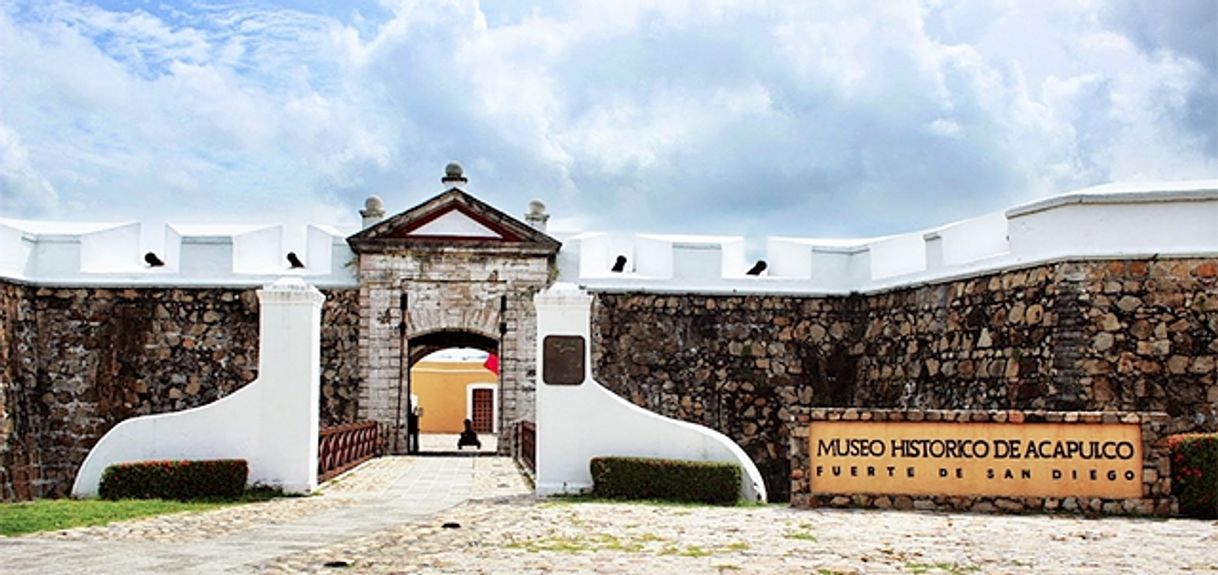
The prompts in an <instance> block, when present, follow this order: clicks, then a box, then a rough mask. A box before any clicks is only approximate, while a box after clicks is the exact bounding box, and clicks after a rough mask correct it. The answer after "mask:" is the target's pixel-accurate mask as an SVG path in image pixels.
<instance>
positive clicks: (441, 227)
mask: <svg viewBox="0 0 1218 575" xmlns="http://www.w3.org/2000/svg"><path fill="white" fill-rule="evenodd" d="M347 243H349V244H350V245H351V247H352V249H354V250H355V251H356V252H357V253H364V252H370V251H385V250H387V249H394V248H398V249H402V248H409V247H437V246H445V245H452V246H464V247H471V248H478V247H485V248H508V247H513V248H517V249H520V248H523V249H526V250H527V251H530V252H539V253H547V254H553V253H555V252H557V251H558V248H559V247H560V246H561V245H562V244H560V243H559V242H558V240H555V239H554V238H552V237H550V236H548V235H546V234H545V233H544V232H541V231H539V230H536V229H534V228H533V227H532V226H530V225H528V224H526V223H524V222H522V221H520V220H517V219H516V218H513V217H511V216H509V215H507V214H505V213H503V212H501V211H499V210H497V209H495V208H494V207H492V206H491V205H490V204H487V203H486V202H483V201H481V200H479V199H477V198H475V197H473V196H471V195H469V194H468V193H466V192H465V191H463V190H461V189H459V188H452V189H450V190H448V191H447V192H444V193H442V194H440V195H438V196H436V197H434V198H431V199H430V200H427V201H426V202H423V203H421V204H419V205H417V206H415V207H413V208H410V209H409V210H406V211H404V212H402V213H400V214H398V215H396V216H393V217H391V218H387V219H385V220H384V221H382V222H380V223H378V224H376V225H374V226H371V227H369V228H367V229H365V230H363V231H361V232H359V233H357V234H355V235H353V236H351V237H349V238H347Z"/></svg>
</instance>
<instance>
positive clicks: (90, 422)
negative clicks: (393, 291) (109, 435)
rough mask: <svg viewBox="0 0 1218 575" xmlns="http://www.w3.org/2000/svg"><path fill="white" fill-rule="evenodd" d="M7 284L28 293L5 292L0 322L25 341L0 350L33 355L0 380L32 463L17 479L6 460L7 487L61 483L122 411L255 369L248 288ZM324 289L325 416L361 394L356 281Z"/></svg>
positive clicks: (157, 406)
mask: <svg viewBox="0 0 1218 575" xmlns="http://www.w3.org/2000/svg"><path fill="white" fill-rule="evenodd" d="M4 289H5V291H4V292H3V293H6V294H10V293H17V294H22V295H23V296H24V297H18V298H16V300H17V301H18V302H19V303H18V307H19V311H20V310H24V313H17V314H11V313H10V311H9V309H10V307H11V305H12V304H10V303H8V302H7V301H5V302H3V303H4V304H5V307H4V312H5V318H4V323H6V324H14V323H15V324H16V325H17V326H18V329H19V330H25V331H26V332H27V333H28V334H29V335H28V336H27V337H28V339H29V340H30V341H32V342H33V344H32V345H31V346H30V349H28V350H23V351H20V352H18V353H15V354H13V353H11V352H10V358H9V361H6V362H5V364H7V365H9V366H12V365H13V363H14V362H13V361H12V357H18V358H20V361H21V362H28V363H30V364H31V366H30V368H28V369H26V370H25V372H24V373H22V374H21V376H20V377H16V378H14V379H11V380H8V381H10V382H11V383H10V384H9V385H10V386H9V389H8V394H7V395H10V396H13V397H14V398H16V401H14V400H8V401H5V403H6V404H7V405H8V406H9V407H10V408H11V409H8V410H6V413H5V417H4V418H2V419H0V429H5V428H11V429H12V431H11V433H9V435H8V437H7V438H6V440H7V441H6V442H5V445H6V447H5V448H4V449H6V451H7V452H9V453H12V454H14V455H13V456H12V457H17V454H24V455H23V456H22V457H19V459H23V460H24V461H25V462H26V466H27V468H28V470H27V471H26V472H25V473H26V475H27V476H28V478H26V479H23V478H21V477H18V476H17V475H18V473H20V472H21V470H22V469H23V467H22V461H11V462H10V461H7V460H6V461H5V465H4V471H3V472H4V473H7V474H8V478H7V479H5V476H4V475H0V497H3V498H4V499H24V498H28V497H48V496H51V497H55V496H63V495H66V494H67V492H68V490H69V489H70V488H71V482H72V480H73V478H74V476H75V473H76V470H77V468H78V467H79V465H80V463H81V462H82V461H83V460H84V457H85V456H86V455H87V454H88V452H89V449H91V448H92V446H93V444H94V443H96V442H97V440H98V439H100V437H101V436H102V435H104V434H105V432H106V431H108V430H109V429H110V428H111V427H113V426H114V425H116V424H117V423H118V422H120V421H122V420H124V419H127V418H130V417H136V416H140V415H148V414H154V413H164V412H169V411H180V410H183V409H187V408H190V407H195V406H198V405H202V404H205V403H209V402H212V401H215V400H216V399H218V398H220V397H223V396H225V395H228V394H230V393H232V392H233V391H236V390H237V389H239V388H240V387H242V386H244V385H245V384H247V383H249V382H250V381H252V380H253V379H254V378H255V377H256V376H257V368H258V300H257V295H256V293H255V290H253V289H222V288H213V289H176V288H153V289H149V288H141V289H121V288H120V289H101V288H53V287H22V286H12V285H6V286H4ZM327 295H328V299H327V302H326V305H325V307H324V308H323V319H322V322H323V326H324V327H323V332H322V369H323V371H322V373H323V376H322V377H323V382H322V385H323V397H322V407H321V410H322V413H321V416H322V424H323V425H325V424H330V423H338V422H342V421H351V420H353V417H354V414H355V412H356V410H357V406H356V405H355V402H356V397H357V395H358V380H357V379H356V378H357V377H358V374H357V370H358V367H357V360H356V345H357V330H358V324H357V320H358V311H357V310H356V309H354V306H355V305H356V295H355V290H339V291H334V292H330V293H329V294H327ZM7 299H8V300H10V301H11V300H13V299H14V298H13V297H11V296H10V297H8V298H7ZM14 317H15V318H17V319H16V320H15V321H14V320H13V319H12V318H14ZM6 331H7V330H6ZM19 333H20V332H19ZM9 348H10V349H11V348H12V346H11V345H10V346H9ZM8 371H9V370H6V373H7V372H8ZM6 379H7V376H6ZM14 392H15V393H14Z"/></svg>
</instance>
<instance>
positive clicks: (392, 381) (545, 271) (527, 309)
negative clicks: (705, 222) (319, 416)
mask: <svg viewBox="0 0 1218 575" xmlns="http://www.w3.org/2000/svg"><path fill="white" fill-rule="evenodd" d="M442 181H444V182H445V183H447V184H450V185H452V186H454V187H451V188H450V189H449V190H448V191H446V192H444V193H442V194H440V195H438V196H436V197H434V198H432V199H430V200H428V201H426V202H424V203H422V204H420V205H418V206H415V207H414V208H411V209H410V210H407V211H405V212H402V213H400V214H398V215H396V216H393V217H392V218H389V219H387V220H384V221H382V222H380V223H377V224H374V225H372V226H370V227H368V228H367V229H365V230H364V231H362V232H360V233H358V234H355V235H354V236H351V237H350V238H348V240H347V241H348V243H349V244H350V245H351V248H352V250H353V251H355V253H356V254H357V256H358V258H359V259H358V264H359V283H360V344H359V348H360V349H359V357H360V375H361V380H362V381H361V386H360V395H359V417H360V418H361V419H371V420H375V421H378V422H380V423H382V424H383V425H385V426H386V428H387V429H391V430H393V431H391V433H393V434H394V435H393V436H392V437H391V439H390V445H391V446H392V445H398V446H399V448H398V451H399V452H401V451H403V449H402V448H403V447H404V446H405V445H406V442H405V441H403V440H404V439H405V431H406V429H405V422H404V421H403V419H402V417H401V415H402V412H401V411H400V408H399V405H400V404H399V398H400V397H401V395H402V389H401V388H402V386H403V385H404V384H405V379H406V374H407V370H408V369H409V367H410V365H412V364H413V362H414V361H417V358H418V357H422V356H421V355H419V356H416V351H415V350H414V349H412V348H413V347H415V346H416V344H417V346H418V347H419V348H420V350H423V349H429V348H431V349H433V351H434V350H435V349H441V348H438V347H435V346H437V345H444V346H445V347H454V346H452V345H449V344H451V343H460V342H466V343H472V344H474V345H470V346H469V347H475V348H486V347H490V345H491V344H490V342H494V343H495V345H496V346H497V350H498V352H497V354H498V355H499V366H500V385H499V393H498V397H497V398H496V401H497V402H498V405H497V412H498V427H499V429H500V430H501V433H500V434H499V436H498V437H499V445H498V450H499V452H500V453H501V454H507V453H509V452H510V450H511V446H512V444H513V439H514V438H513V437H512V433H513V430H515V429H516V423H517V422H519V421H522V420H532V419H533V414H534V404H533V390H534V378H535V375H536V358H535V355H536V349H535V347H536V346H535V334H536V329H537V325H536V312H535V310H534V309H533V295H534V294H536V293H537V292H538V291H540V290H542V289H544V288H545V287H546V286H547V285H549V284H550V282H551V278H552V277H553V271H552V270H553V269H554V259H555V256H556V254H557V253H558V248H559V247H560V245H561V244H559V242H558V241H557V240H555V239H553V238H551V237H550V236H548V235H546V234H545V233H543V232H542V231H540V230H538V229H534V228H533V227H530V226H529V225H528V224H525V223H523V222H521V221H519V220H516V219H515V218H512V217H511V216H508V215H506V214H504V213H503V212H500V211H499V210H496V209H495V208H493V207H491V206H490V205H488V204H486V203H484V202H482V201H480V200H478V199H476V198H474V197H473V196H470V195H469V194H467V193H465V192H464V191H463V190H461V189H460V188H459V187H456V186H457V185H459V184H464V182H465V178H464V177H462V176H461V175H460V173H459V169H458V173H457V174H456V176H455V177H454V175H453V174H452V173H450V174H449V176H448V177H446V178H445V179H444V180H442ZM403 344H406V345H403ZM457 347H460V346H457ZM420 353H421V351H420Z"/></svg>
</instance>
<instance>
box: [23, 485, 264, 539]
mask: <svg viewBox="0 0 1218 575" xmlns="http://www.w3.org/2000/svg"><path fill="white" fill-rule="evenodd" d="M281 496H282V493H281V492H279V491H277V490H272V489H255V490H250V491H247V492H246V493H245V494H244V495H242V496H241V497H238V498H234V499H204V500H197V501H168V500H164V499H120V500H117V501H106V500H104V499H39V500H37V501H26V502H22V503H3V504H0V535H2V536H6V537H11V536H14V535H25V534H27V533H37V532H39V531H57V530H60V529H71V528H73V527H90V526H94V525H106V524H108V523H113V522H115V521H124V520H127V519H136V518H139V517H149V516H153V515H165V514H168V513H179V512H183V511H193V512H199V511H210V510H212V509H217V508H220V507H226V506H229V505H237V504H241V503H252V502H256V501H266V500H268V499H272V498H274V497H281Z"/></svg>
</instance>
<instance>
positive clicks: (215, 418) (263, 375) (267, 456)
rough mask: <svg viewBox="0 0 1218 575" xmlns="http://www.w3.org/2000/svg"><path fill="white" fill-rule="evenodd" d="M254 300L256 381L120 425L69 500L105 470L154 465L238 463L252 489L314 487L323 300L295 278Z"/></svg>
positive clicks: (92, 486)
mask: <svg viewBox="0 0 1218 575" xmlns="http://www.w3.org/2000/svg"><path fill="white" fill-rule="evenodd" d="M258 298H259V300H260V301H261V317H260V320H259V342H260V347H259V354H258V357H259V365H258V373H259V376H258V379H256V380H254V381H253V382H252V383H250V384H248V385H246V386H245V387H243V388H241V389H240V390H238V391H237V392H236V393H233V394H232V395H229V396H228V397H225V398H222V399H220V400H218V401H215V402H213V403H209V404H207V405H203V406H200V407H196V408H193V409H188V410H185V411H179V412H174V413H164V414H159V415H149V416H144V417H136V418H133V419H128V420H126V421H123V422H121V423H119V424H118V425H116V426H115V427H114V428H113V429H111V430H110V431H109V432H107V433H106V435H104V436H103V437H102V438H101V440H100V441H98V442H97V445H95V446H94V447H93V449H92V450H91V451H90V452H89V455H88V457H86V458H85V461H84V463H83V464H82V465H81V467H80V471H79V472H78V473H77V475H76V482H75V484H74V485H73V487H72V494H73V495H75V496H78V497H80V496H93V495H97V489H98V484H99V482H100V480H101V475H102V472H103V471H104V470H105V469H106V468H107V467H109V466H110V465H113V464H115V463H123V462H130V461H147V460H160V459H189V460H199V459H234V458H235V459H245V460H246V461H248V462H249V467H250V475H249V481H250V483H251V484H264V485H275V486H279V487H282V488H283V489H284V490H285V491H287V492H290V493H305V492H308V491H311V490H312V489H313V488H315V487H317V434H318V408H319V401H320V399H319V397H320V395H319V394H320V381H321V305H322V302H323V300H324V299H325V296H323V295H322V294H321V292H319V291H317V289H316V288H314V287H312V286H310V285H308V284H306V283H304V281H302V280H301V279H299V278H283V279H281V280H279V281H277V282H275V283H274V284H271V285H268V286H266V287H264V288H263V289H261V290H259V291H258Z"/></svg>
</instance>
